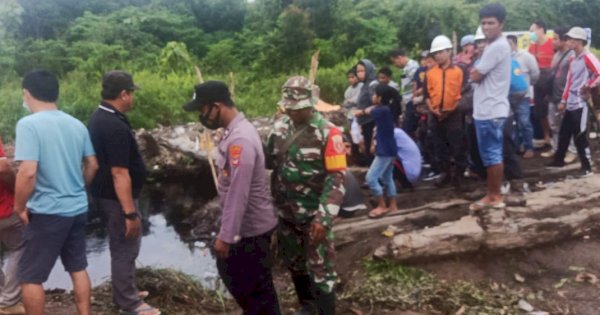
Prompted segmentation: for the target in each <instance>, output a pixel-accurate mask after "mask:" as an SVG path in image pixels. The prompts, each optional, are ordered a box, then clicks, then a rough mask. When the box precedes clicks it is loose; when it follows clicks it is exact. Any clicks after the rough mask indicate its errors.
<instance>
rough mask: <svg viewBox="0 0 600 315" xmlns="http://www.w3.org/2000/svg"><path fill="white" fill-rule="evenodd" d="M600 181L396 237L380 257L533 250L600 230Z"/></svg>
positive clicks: (566, 185)
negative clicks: (523, 204)
mask: <svg viewBox="0 0 600 315" xmlns="http://www.w3.org/2000/svg"><path fill="white" fill-rule="evenodd" d="M599 188H600V176H599V175H595V176H592V177H588V178H582V179H572V180H566V181H564V182H561V183H557V184H556V185H554V186H553V187H551V188H549V189H546V190H543V191H539V192H535V193H531V194H529V195H528V202H527V206H525V207H514V208H512V207H509V208H506V209H503V210H497V209H496V210H487V211H483V212H481V213H480V214H478V215H477V216H475V215H467V216H464V217H462V218H460V219H459V220H456V221H452V222H446V223H443V224H441V225H439V226H436V227H432V228H428V229H423V230H418V231H412V232H406V233H401V234H398V235H396V236H395V237H394V238H393V239H392V240H391V241H390V243H389V244H387V245H385V246H382V247H380V248H378V249H377V250H376V251H375V254H374V255H375V256H376V257H378V258H391V259H393V260H397V261H403V262H404V261H414V260H422V259H427V258H436V257H443V256H447V255H456V254H464V253H469V252H474V251H478V250H481V249H488V250H499V249H514V248H526V247H532V246H536V245H540V244H544V243H549V242H555V241H560V240H564V239H567V238H572V237H577V236H581V235H584V234H585V233H589V231H590V230H592V229H596V228H598V227H600V192H598V190H599Z"/></svg>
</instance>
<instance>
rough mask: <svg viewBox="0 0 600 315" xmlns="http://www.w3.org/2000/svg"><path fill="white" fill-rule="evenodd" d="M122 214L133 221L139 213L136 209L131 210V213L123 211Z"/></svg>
mask: <svg viewBox="0 0 600 315" xmlns="http://www.w3.org/2000/svg"><path fill="white" fill-rule="evenodd" d="M123 215H124V216H125V219H127V220H131V221H133V220H135V219H138V218H139V217H140V215H139V213H137V211H136V212H131V213H125V212H123Z"/></svg>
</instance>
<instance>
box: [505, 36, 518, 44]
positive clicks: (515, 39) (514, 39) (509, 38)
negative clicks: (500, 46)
mask: <svg viewBox="0 0 600 315" xmlns="http://www.w3.org/2000/svg"><path fill="white" fill-rule="evenodd" d="M506 39H508V40H509V41H511V42H513V43H515V44H517V43H519V39H518V38H517V36H515V35H508V36H506Z"/></svg>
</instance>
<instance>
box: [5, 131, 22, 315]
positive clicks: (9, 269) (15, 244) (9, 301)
mask: <svg viewBox="0 0 600 315" xmlns="http://www.w3.org/2000/svg"><path fill="white" fill-rule="evenodd" d="M14 192H15V173H14V172H13V170H12V167H11V166H10V163H9V162H8V159H7V158H6V153H5V152H4V147H3V146H2V140H1V138H0V242H1V243H2V246H3V247H4V248H5V249H6V250H8V251H9V252H10V255H9V257H8V263H7V265H6V274H4V273H3V272H2V270H1V269H0V277H2V278H4V286H0V314H25V308H24V307H23V304H22V303H21V302H20V301H21V288H20V283H19V281H18V280H17V265H18V264H19V260H20V259H21V255H22V254H23V224H22V223H21V220H19V218H18V216H17V215H16V214H14V212H13V207H14V200H15V199H14Z"/></svg>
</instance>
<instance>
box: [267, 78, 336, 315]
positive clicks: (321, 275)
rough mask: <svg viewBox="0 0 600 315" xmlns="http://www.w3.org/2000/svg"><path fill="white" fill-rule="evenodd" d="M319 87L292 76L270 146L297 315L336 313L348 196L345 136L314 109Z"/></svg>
mask: <svg viewBox="0 0 600 315" xmlns="http://www.w3.org/2000/svg"><path fill="white" fill-rule="evenodd" d="M316 89H317V88H316V86H314V85H313V84H311V83H310V82H309V81H308V80H307V79H306V78H304V77H300V76H296V77H291V78H290V79H289V80H288V81H287V82H286V83H285V84H284V85H283V89H282V90H283V91H282V92H283V97H282V99H281V101H280V102H279V104H280V105H282V106H284V107H285V109H286V114H287V115H285V116H283V117H282V118H281V119H280V120H278V121H277V122H275V125H274V126H273V130H272V131H271V133H270V135H269V138H268V142H267V152H268V156H267V159H268V160H269V162H270V163H269V167H270V168H272V169H273V176H272V183H271V191H272V193H273V197H274V200H275V207H276V208H277V209H278V210H279V229H278V233H277V238H278V250H279V254H280V256H281V257H282V258H283V260H284V262H285V264H286V265H287V268H288V269H289V270H290V272H291V273H292V280H293V282H294V286H295V287H296V293H297V295H298V299H299V301H300V305H301V309H300V310H299V311H298V312H296V314H297V315H302V314H314V313H315V311H317V313H318V314H321V315H334V314H335V293H334V286H335V283H336V281H337V279H338V277H337V274H336V272H335V270H334V258H335V247H334V244H333V226H332V218H333V216H335V215H337V213H338V210H339V209H340V205H341V203H342V199H343V197H344V172H345V171H346V150H345V146H344V142H343V139H342V133H341V132H340V131H339V130H338V129H337V128H335V126H333V124H331V123H330V122H329V121H327V120H325V119H324V118H323V116H321V114H319V113H318V112H316V111H315V110H314V106H315V105H316V103H317V101H318V99H319V98H318V96H317V95H316Z"/></svg>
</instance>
